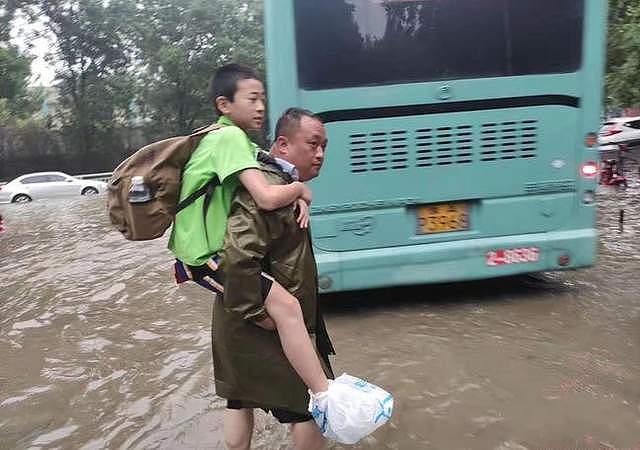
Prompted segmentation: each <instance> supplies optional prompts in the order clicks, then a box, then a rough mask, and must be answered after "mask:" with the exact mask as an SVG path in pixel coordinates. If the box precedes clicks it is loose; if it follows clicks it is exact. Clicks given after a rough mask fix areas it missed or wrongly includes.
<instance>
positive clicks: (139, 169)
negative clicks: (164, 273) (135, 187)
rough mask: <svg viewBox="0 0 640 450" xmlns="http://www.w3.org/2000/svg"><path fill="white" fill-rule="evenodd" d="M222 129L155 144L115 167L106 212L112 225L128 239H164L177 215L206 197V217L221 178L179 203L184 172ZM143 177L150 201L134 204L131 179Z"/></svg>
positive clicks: (206, 130) (109, 186)
mask: <svg viewBox="0 0 640 450" xmlns="http://www.w3.org/2000/svg"><path fill="white" fill-rule="evenodd" d="M221 127H222V126H221V125H217V124H213V125H210V126H208V127H204V128H200V129H198V130H196V131H194V132H193V133H192V134H190V135H189V136H178V137H173V138H169V139H165V140H163V141H158V142H154V143H152V144H149V145H147V146H145V147H142V148H141V149H140V150H138V151H137V152H135V153H134V154H133V155H131V156H130V157H129V158H127V159H126V160H124V161H123V162H122V163H121V164H120V165H119V166H118V167H116V169H115V170H114V171H113V174H112V175H111V179H110V180H109V183H108V193H107V209H108V211H109V219H110V220H111V223H112V224H113V225H115V227H116V228H117V229H118V231H120V232H121V233H122V234H123V235H124V237H125V238H126V239H128V240H130V241H146V240H150V239H156V238H158V237H160V236H162V235H163V234H164V232H165V231H166V230H167V228H169V227H170V226H171V223H172V222H173V220H174V217H175V215H176V214H177V213H178V212H179V211H181V210H182V209H184V208H185V207H187V206H189V205H190V204H191V203H193V202H194V201H195V200H196V199H197V198H199V197H201V196H202V195H206V197H205V205H204V213H206V210H207V208H208V206H209V201H210V200H211V196H212V194H213V190H214V189H215V187H216V186H217V185H218V184H219V181H218V178H217V177H216V178H214V179H213V180H210V181H209V182H208V183H206V184H205V185H204V186H202V187H201V188H200V189H198V190H196V191H195V192H193V193H192V194H191V195H189V196H188V197H187V198H185V199H184V200H183V201H182V202H180V203H178V199H179V196H180V182H181V180H182V170H183V168H184V166H185V165H186V164H187V161H189V158H190V157H191V154H192V153H193V151H194V150H195V148H196V147H197V146H198V144H199V143H200V140H201V139H202V138H203V137H204V136H206V135H207V134H208V133H210V132H212V131H215V130H218V129H220V128H221ZM140 176H141V177H142V178H143V180H144V184H145V185H146V187H147V189H148V190H149V192H150V194H151V195H150V200H149V201H145V202H144V203H131V202H129V191H130V190H131V179H132V177H140Z"/></svg>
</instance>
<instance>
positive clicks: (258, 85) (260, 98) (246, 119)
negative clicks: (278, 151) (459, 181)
mask: <svg viewBox="0 0 640 450" xmlns="http://www.w3.org/2000/svg"><path fill="white" fill-rule="evenodd" d="M236 86H237V89H236V94H235V96H234V97H233V99H227V98H226V97H218V98H217V99H216V104H217V106H218V109H219V110H220V111H222V114H224V115H225V116H227V117H228V118H229V119H231V120H232V121H233V123H235V124H236V125H237V126H239V127H240V128H242V129H243V130H245V131H248V130H259V129H261V128H262V123H263V122H264V111H265V96H264V86H263V85H262V82H261V81H260V80H254V79H244V80H240V81H238V83H237V85H236Z"/></svg>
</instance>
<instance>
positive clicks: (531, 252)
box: [486, 247, 540, 267]
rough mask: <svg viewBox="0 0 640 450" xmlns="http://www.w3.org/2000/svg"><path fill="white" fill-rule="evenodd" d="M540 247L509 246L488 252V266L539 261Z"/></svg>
mask: <svg viewBox="0 0 640 450" xmlns="http://www.w3.org/2000/svg"><path fill="white" fill-rule="evenodd" d="M539 259H540V249H539V248H538V247H522V248H507V249H501V250H494V251H491V252H487V254H486V262H487V266H491V267H495V266H503V265H505V264H522V263H532V262H538V260H539Z"/></svg>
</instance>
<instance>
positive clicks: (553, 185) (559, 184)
mask: <svg viewBox="0 0 640 450" xmlns="http://www.w3.org/2000/svg"><path fill="white" fill-rule="evenodd" d="M524 191H525V193H527V194H555V193H558V192H575V191H576V182H575V181H573V180H557V181H540V182H535V183H527V184H525V186H524Z"/></svg>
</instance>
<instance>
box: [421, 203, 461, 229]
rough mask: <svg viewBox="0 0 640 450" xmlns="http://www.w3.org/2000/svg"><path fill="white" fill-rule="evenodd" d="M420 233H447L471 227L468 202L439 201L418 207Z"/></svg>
mask: <svg viewBox="0 0 640 450" xmlns="http://www.w3.org/2000/svg"><path fill="white" fill-rule="evenodd" d="M416 220H417V221H418V234H433V233H446V232H451V231H464V230H468V229H469V204H468V203H460V202H457V203H439V204H433V205H425V206H420V207H418V209H417V211H416Z"/></svg>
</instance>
